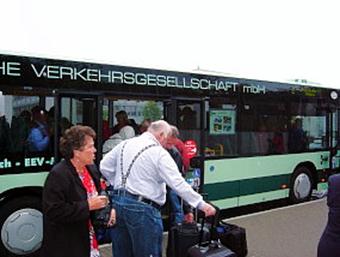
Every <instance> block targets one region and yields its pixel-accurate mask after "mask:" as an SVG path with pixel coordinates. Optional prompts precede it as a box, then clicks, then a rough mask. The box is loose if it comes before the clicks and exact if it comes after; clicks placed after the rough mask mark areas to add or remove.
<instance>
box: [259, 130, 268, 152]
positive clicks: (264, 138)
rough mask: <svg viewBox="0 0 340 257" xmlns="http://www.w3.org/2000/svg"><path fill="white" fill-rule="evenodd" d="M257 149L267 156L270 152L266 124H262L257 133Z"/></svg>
mask: <svg viewBox="0 0 340 257" xmlns="http://www.w3.org/2000/svg"><path fill="white" fill-rule="evenodd" d="M256 149H257V153H259V154H267V153H268V151H269V137H268V132H267V128H266V126H265V125H264V124H261V125H260V127H259V130H258V131H257V132H256Z"/></svg>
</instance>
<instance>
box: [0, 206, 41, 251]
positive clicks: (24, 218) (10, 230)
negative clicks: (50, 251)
mask: <svg viewBox="0 0 340 257" xmlns="http://www.w3.org/2000/svg"><path fill="white" fill-rule="evenodd" d="M42 237H43V225H42V213H41V212H40V211H38V210H36V209H30V208H26V209H21V210H18V211H16V212H14V213H12V214H11V215H10V216H9V217H8V218H7V219H6V220H5V222H4V224H3V227H2V229H1V241H2V243H3V244H4V246H5V247H6V248H7V250H8V251H10V252H12V253H14V254H17V255H24V254H29V253H32V252H34V251H36V250H37V249H39V248H40V246H41V242H42Z"/></svg>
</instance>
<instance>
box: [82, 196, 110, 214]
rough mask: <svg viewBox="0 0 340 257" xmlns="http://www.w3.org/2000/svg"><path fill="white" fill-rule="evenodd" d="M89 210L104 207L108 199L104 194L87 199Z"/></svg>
mask: <svg viewBox="0 0 340 257" xmlns="http://www.w3.org/2000/svg"><path fill="white" fill-rule="evenodd" d="M87 202H88V204H89V209H90V211H92V210H98V209H101V208H104V207H105V206H106V205H107V204H108V203H109V199H108V198H107V197H106V196H105V195H98V196H95V197H92V198H90V199H88V200H87Z"/></svg>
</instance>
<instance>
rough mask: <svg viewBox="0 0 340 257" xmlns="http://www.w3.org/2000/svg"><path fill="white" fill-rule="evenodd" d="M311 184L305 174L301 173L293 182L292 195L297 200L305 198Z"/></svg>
mask: <svg viewBox="0 0 340 257" xmlns="http://www.w3.org/2000/svg"><path fill="white" fill-rule="evenodd" d="M311 187H312V183H311V181H310V178H309V176H308V175H307V174H305V173H301V174H299V175H298V176H297V177H296V179H295V182H294V194H295V197H296V198H297V199H299V200H302V199H304V198H306V197H307V196H308V195H309V193H310V190H311Z"/></svg>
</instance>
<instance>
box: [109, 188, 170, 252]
mask: <svg viewBox="0 0 340 257" xmlns="http://www.w3.org/2000/svg"><path fill="white" fill-rule="evenodd" d="M112 202H113V207H114V208H115V210H116V216H117V218H116V225H115V226H114V227H113V229H112V230H111V238H112V254H113V256H114V257H161V256H162V236H163V223H162V218H161V214H160V211H159V210H158V209H156V208H155V207H152V206H150V205H148V204H146V203H142V202H138V201H137V200H134V199H132V198H129V197H128V196H123V195H113V196H112Z"/></svg>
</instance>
